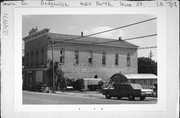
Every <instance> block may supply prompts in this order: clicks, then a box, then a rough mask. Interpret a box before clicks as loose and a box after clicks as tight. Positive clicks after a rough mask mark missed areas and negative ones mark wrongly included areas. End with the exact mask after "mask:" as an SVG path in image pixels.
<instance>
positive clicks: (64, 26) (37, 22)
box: [22, 14, 157, 61]
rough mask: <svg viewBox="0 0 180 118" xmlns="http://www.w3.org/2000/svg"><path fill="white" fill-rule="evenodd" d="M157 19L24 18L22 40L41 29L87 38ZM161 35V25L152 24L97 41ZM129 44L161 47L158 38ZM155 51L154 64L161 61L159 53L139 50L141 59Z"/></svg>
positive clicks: (134, 27)
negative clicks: (158, 60)
mask: <svg viewBox="0 0 180 118" xmlns="http://www.w3.org/2000/svg"><path fill="white" fill-rule="evenodd" d="M154 17H156V16H154V15H137V14H136V15H135V14H132V15H131V14H127V15H126V14H122V15H121V14H116V15H112V14H106V15H69V14H68V15H24V16H23V17H22V30H23V31H22V36H23V37H25V36H27V35H28V33H29V30H30V29H32V28H35V27H36V26H37V27H38V29H39V30H42V29H44V28H50V32H52V33H60V34H70V35H79V36H80V34H81V32H83V34H84V35H88V34H92V33H97V32H100V31H105V30H109V29H112V28H117V27H120V26H124V25H129V24H132V23H135V22H139V21H143V20H147V19H151V18H154ZM151 34H157V21H156V19H155V20H152V21H148V22H144V23H141V24H137V25H133V26H130V27H126V28H122V29H118V30H114V31H111V32H107V33H102V34H99V35H94V36H93V37H102V38H109V39H117V40H118V38H119V37H122V40H123V39H127V38H133V37H139V36H145V35H151ZM128 42H130V43H132V44H135V45H137V46H139V47H151V46H157V37H156V36H153V37H147V38H141V39H134V40H128ZM150 50H151V51H152V54H153V57H152V59H153V60H155V61H156V60H157V49H156V48H154V49H141V50H138V57H148V56H149V53H150Z"/></svg>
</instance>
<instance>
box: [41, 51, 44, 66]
mask: <svg viewBox="0 0 180 118" xmlns="http://www.w3.org/2000/svg"><path fill="white" fill-rule="evenodd" d="M41 64H44V49H43V48H42V49H41Z"/></svg>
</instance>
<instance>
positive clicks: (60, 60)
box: [59, 48, 65, 63]
mask: <svg viewBox="0 0 180 118" xmlns="http://www.w3.org/2000/svg"><path fill="white" fill-rule="evenodd" d="M64 54H65V53H64V49H63V48H62V49H61V50H60V59H59V62H60V63H64Z"/></svg>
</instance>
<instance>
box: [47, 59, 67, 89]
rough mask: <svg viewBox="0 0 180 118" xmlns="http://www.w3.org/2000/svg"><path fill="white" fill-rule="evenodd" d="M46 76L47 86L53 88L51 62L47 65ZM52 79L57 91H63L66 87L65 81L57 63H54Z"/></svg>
mask: <svg viewBox="0 0 180 118" xmlns="http://www.w3.org/2000/svg"><path fill="white" fill-rule="evenodd" d="M47 76H48V86H49V87H52V86H53V62H52V61H50V62H49V64H48V69H47ZM54 78H55V86H56V90H57V89H63V88H65V86H66V80H65V78H64V72H63V71H62V69H61V67H60V65H59V62H58V61H55V62H54Z"/></svg>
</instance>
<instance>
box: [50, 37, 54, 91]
mask: <svg viewBox="0 0 180 118" xmlns="http://www.w3.org/2000/svg"><path fill="white" fill-rule="evenodd" d="M54 44H55V43H54V40H53V38H51V47H52V71H53V76H52V80H53V88H52V92H53V93H54V92H55V79H54Z"/></svg>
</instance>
